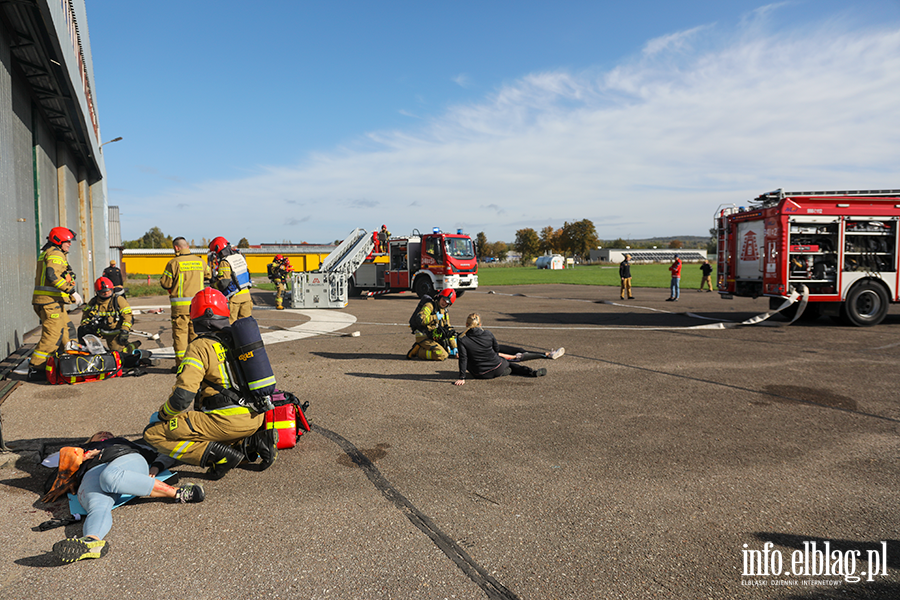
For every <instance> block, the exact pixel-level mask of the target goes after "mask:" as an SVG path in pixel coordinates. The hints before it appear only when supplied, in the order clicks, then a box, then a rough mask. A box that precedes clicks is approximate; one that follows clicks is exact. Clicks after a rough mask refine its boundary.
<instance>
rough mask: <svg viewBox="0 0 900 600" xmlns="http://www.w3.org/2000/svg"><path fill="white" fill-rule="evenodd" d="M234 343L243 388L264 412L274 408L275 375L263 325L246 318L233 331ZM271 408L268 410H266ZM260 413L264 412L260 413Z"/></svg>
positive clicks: (233, 327) (232, 326)
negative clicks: (261, 329)
mask: <svg viewBox="0 0 900 600" xmlns="http://www.w3.org/2000/svg"><path fill="white" fill-rule="evenodd" d="M229 329H230V331H231V337H232V340H233V342H234V357H235V358H236V359H237V360H236V363H237V368H238V369H239V371H240V377H241V379H242V380H243V381H242V382H241V383H242V384H243V385H242V387H243V388H244V389H245V390H246V394H247V395H249V396H250V398H248V400H251V401H252V402H254V403H255V404H258V405H259V407H260V408H265V409H266V410H271V409H272V408H273V406H272V401H271V398H270V396H271V395H272V394H273V393H275V373H274V372H273V371H272V364H271V363H270V362H269V355H268V354H267V353H266V347H265V344H263V340H262V334H261V333H260V332H259V325H258V324H257V322H256V319H254V318H253V317H244V318H243V319H238V320H237V321H235V322H234V323H232V324H231V327H230V328H229ZM266 407H267V408H266ZM257 412H264V411H263V410H258V411H257Z"/></svg>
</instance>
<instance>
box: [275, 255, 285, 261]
mask: <svg viewBox="0 0 900 600" xmlns="http://www.w3.org/2000/svg"><path fill="white" fill-rule="evenodd" d="M275 260H277V261H278V262H284V257H283V256H282V255H280V254H276V255H275Z"/></svg>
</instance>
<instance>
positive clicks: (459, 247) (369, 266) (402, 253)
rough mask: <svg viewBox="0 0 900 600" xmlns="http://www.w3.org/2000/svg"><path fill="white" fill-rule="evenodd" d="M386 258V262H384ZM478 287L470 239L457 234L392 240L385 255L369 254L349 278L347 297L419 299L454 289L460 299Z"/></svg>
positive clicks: (438, 233)
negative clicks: (405, 294) (370, 294)
mask: <svg viewBox="0 0 900 600" xmlns="http://www.w3.org/2000/svg"><path fill="white" fill-rule="evenodd" d="M385 258H386V260H385ZM477 287H478V261H477V260H476V258H475V246H474V244H473V243H472V238H470V237H469V236H468V235H466V234H464V233H462V231H458V232H457V233H455V234H453V233H444V232H442V231H441V230H440V229H439V228H435V229H434V230H433V231H432V233H428V234H424V235H423V234H421V233H419V232H418V230H413V233H412V235H410V236H406V237H394V238H391V239H390V241H389V247H388V252H387V253H386V256H385V255H379V254H370V255H369V257H368V258H367V259H366V261H365V262H364V263H363V264H361V265H360V266H359V268H357V270H356V272H355V273H353V275H352V277H351V278H350V295H351V296H354V295H359V294H360V293H362V292H363V291H391V292H395V291H402V290H412V291H414V292H415V293H416V294H417V295H418V296H419V297H422V296H424V295H429V296H433V295H434V294H435V293H437V292H439V291H440V290H442V289H445V288H453V289H454V290H456V294H457V295H458V296H461V295H462V294H463V293H464V292H465V291H466V290H472V289H475V288H477Z"/></svg>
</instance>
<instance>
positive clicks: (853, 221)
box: [843, 217, 897, 273]
mask: <svg viewBox="0 0 900 600" xmlns="http://www.w3.org/2000/svg"><path fill="white" fill-rule="evenodd" d="M896 251H897V220H896V219H891V218H887V219H885V218H879V217H850V218H848V219H847V221H846V222H845V224H844V268H843V270H844V271H845V272H847V271H864V272H869V273H882V272H885V271H887V272H894V270H895V266H894V265H896V264H897V260H896V258H895V254H896Z"/></svg>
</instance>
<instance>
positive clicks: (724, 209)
mask: <svg viewBox="0 0 900 600" xmlns="http://www.w3.org/2000/svg"><path fill="white" fill-rule="evenodd" d="M734 212H737V207H736V206H735V205H734V204H722V205H720V206H719V208H717V209H716V216H715V217H714V219H715V225H716V263H717V264H716V267H717V268H716V273H717V279H718V281H722V282H727V281H728V278H729V276H731V272H730V270H729V269H728V264H729V262H730V261H729V260H728V259H727V256H728V244H729V242H730V240H729V239H728V215H730V214H732V213H734Z"/></svg>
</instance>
